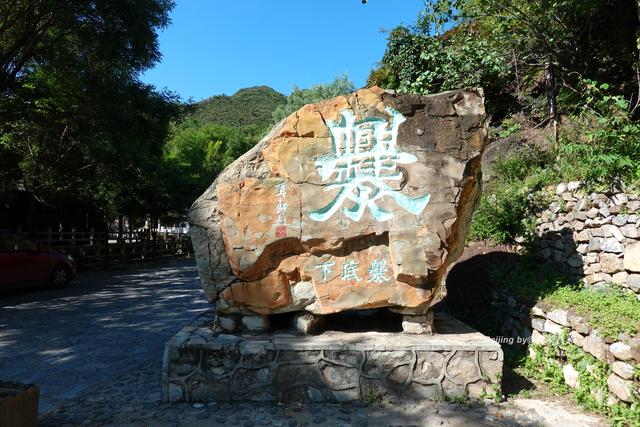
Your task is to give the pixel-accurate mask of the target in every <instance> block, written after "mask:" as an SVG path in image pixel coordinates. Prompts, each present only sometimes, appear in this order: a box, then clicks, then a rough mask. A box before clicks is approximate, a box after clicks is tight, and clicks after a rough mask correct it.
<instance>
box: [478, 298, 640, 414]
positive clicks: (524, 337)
mask: <svg viewBox="0 0 640 427" xmlns="http://www.w3.org/2000/svg"><path fill="white" fill-rule="evenodd" d="M489 298H490V303H491V305H492V307H495V308H496V310H500V311H501V313H503V314H504V322H503V323H502V325H501V328H502V333H503V334H504V336H505V337H510V338H511V337H512V338H513V339H514V342H516V340H518V339H519V340H520V341H529V342H530V343H531V344H535V345H541V346H544V345H546V344H547V342H548V340H549V337H550V336H551V335H561V336H566V337H567V339H568V341H569V342H570V343H573V344H575V345H576V346H578V347H580V348H582V349H583V350H584V351H585V352H587V353H589V354H591V355H593V356H594V357H595V358H596V359H598V360H600V361H602V362H604V363H605V364H606V366H607V369H608V377H607V387H608V391H609V392H610V394H609V396H607V397H606V398H607V399H608V400H607V402H613V403H615V402H617V401H623V402H627V403H632V402H639V401H640V400H639V395H640V382H639V381H638V373H640V336H635V337H628V336H624V335H623V334H620V336H619V337H618V340H615V341H613V340H609V339H604V338H602V337H601V336H600V334H599V333H598V331H597V330H593V329H592V328H591V326H590V325H589V323H588V322H587V321H586V320H585V319H584V318H583V317H581V316H578V315H576V314H574V313H572V312H571V311H568V310H560V309H554V308H552V307H543V306H542V305H540V304H538V305H535V306H534V307H533V308H531V309H529V308H528V307H527V306H526V305H523V304H521V303H519V302H518V301H517V300H516V299H515V298H513V296H511V295H508V294H506V293H504V292H502V291H499V290H495V289H492V290H491V291H490V294H489ZM530 354H532V353H531V352H530ZM561 363H563V366H562V371H563V374H564V381H565V383H566V384H567V385H568V386H569V387H571V388H575V387H576V385H577V384H576V381H577V380H578V376H579V372H578V367H576V366H572V365H571V363H569V362H567V361H563V362H561ZM587 369H588V368H587Z"/></svg>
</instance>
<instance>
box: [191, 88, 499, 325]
mask: <svg viewBox="0 0 640 427" xmlns="http://www.w3.org/2000/svg"><path fill="white" fill-rule="evenodd" d="M486 135H487V130H486V123H485V112H484V105H483V98H482V93H481V92H480V91H478V90H467V91H451V92H446V93H442V94H436V95H429V96H420V95H410V94H405V95H402V94H394V93H389V92H385V91H383V90H381V89H378V88H371V89H362V90H359V91H357V92H356V93H354V94H352V95H349V96H341V97H337V98H333V99H330V100H327V101H322V102H319V103H317V104H312V105H307V106H305V107H303V108H301V109H300V110H299V111H297V112H296V113H294V114H292V115H291V116H289V117H288V118H287V119H285V120H284V121H283V122H281V123H280V124H278V125H277V126H276V127H275V128H274V129H273V130H272V131H271V132H270V133H269V134H268V135H267V136H266V137H265V138H264V139H263V140H262V141H261V142H260V143H259V144H258V145H256V146H255V147H254V148H253V149H251V150H250V151H249V152H247V153H246V154H245V155H243V156H242V157H240V158H239V159H238V160H236V161H235V162H234V163H232V164H231V165H230V166H229V167H228V168H227V169H225V171H223V172H222V173H221V174H220V176H219V177H218V178H217V179H216V181H215V182H214V184H213V185H212V186H211V187H210V188H209V189H208V190H207V191H206V192H205V193H204V194H203V195H202V196H201V197H200V198H199V199H198V200H197V201H196V202H195V203H194V205H193V207H192V208H191V211H190V213H189V220H190V222H191V224H192V228H191V235H192V239H193V244H194V250H195V252H196V259H197V263H198V268H199V272H200V277H201V279H202V282H203V286H204V290H205V294H206V295H207V298H208V299H209V301H211V302H212V303H214V304H215V305H216V311H217V312H218V314H219V315H222V314H224V315H246V316H249V315H263V316H264V315H269V314H273V313H284V312H291V311H306V312H310V313H314V314H316V315H323V314H330V313H337V312H341V311H345V310H358V309H367V308H377V307H388V308H389V309H392V310H396V311H399V312H401V313H403V314H405V315H407V316H409V315H414V316H423V315H425V314H426V313H427V312H428V311H429V308H430V307H432V306H433V305H434V304H435V303H437V302H438V301H440V300H441V299H442V298H443V296H444V295H445V292H446V291H445V286H444V284H445V279H446V275H447V272H448V270H449V269H450V267H451V265H452V263H453V262H454V261H455V259H456V258H457V257H458V256H459V255H460V253H461V251H462V248H463V246H464V240H465V235H466V232H467V229H468V226H469V221H470V219H471V214H472V212H473V209H474V206H475V204H476V203H477V200H478V197H479V194H480V158H481V154H482V151H483V149H484V146H485V143H486ZM423 317H424V316H423Z"/></svg>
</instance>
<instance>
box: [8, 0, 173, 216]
mask: <svg viewBox="0 0 640 427" xmlns="http://www.w3.org/2000/svg"><path fill="white" fill-rule="evenodd" d="M172 6H173V2H171V1H167V0H142V1H132V0H130V1H118V2H114V1H108V0H96V1H91V2H85V1H73V0H70V1H67V2H64V5H61V4H60V2H57V1H47V0H12V1H6V2H2V3H0V16H2V21H1V22H0V165H2V166H3V167H6V168H3V172H2V173H0V180H1V181H0V193H1V194H3V195H9V194H11V193H12V192H13V191H15V190H23V191H27V192H29V193H30V194H31V195H32V196H33V198H34V200H37V201H39V202H41V203H47V204H51V205H55V204H56V203H59V202H60V201H62V200H65V201H68V200H69V199H75V200H83V201H85V202H88V203H90V204H92V205H94V206H95V207H97V208H98V209H100V210H101V211H102V212H104V213H106V214H115V213H120V214H122V213H124V214H128V213H130V212H133V211H135V212H142V211H146V212H148V213H154V214H157V213H158V212H159V211H161V210H162V200H161V197H159V195H158V192H157V191H156V186H155V181H154V180H153V179H152V177H154V176H159V175H161V173H160V171H159V170H158V167H159V166H158V165H159V164H160V161H161V159H162V145H163V142H164V141H165V139H166V136H167V132H168V125H169V123H170V120H171V119H172V118H173V117H175V116H176V114H177V113H178V105H177V99H176V97H175V96H174V95H172V94H170V93H161V92H157V91H156V90H155V89H154V88H153V87H151V86H148V85H145V84H143V83H141V82H140V81H139V79H138V75H139V73H140V72H141V71H143V70H144V69H146V68H148V67H150V66H152V65H153V64H154V63H155V62H156V61H157V60H158V59H159V57H160V53H159V51H158V45H157V37H156V30H157V29H159V28H162V27H164V26H165V25H167V24H168V12H169V10H170V8H171V7H172Z"/></svg>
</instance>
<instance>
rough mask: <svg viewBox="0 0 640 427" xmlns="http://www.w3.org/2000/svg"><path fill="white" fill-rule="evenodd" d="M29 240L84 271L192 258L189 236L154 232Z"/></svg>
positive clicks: (56, 234)
mask: <svg viewBox="0 0 640 427" xmlns="http://www.w3.org/2000/svg"><path fill="white" fill-rule="evenodd" d="M29 236H30V237H31V238H33V239H34V240H37V241H39V242H41V243H43V244H45V245H47V246H49V247H50V248H52V249H56V250H60V251H63V252H65V253H66V254H69V255H73V256H74V258H75V259H76V261H77V263H78V266H80V267H81V268H96V267H108V266H109V265H110V264H126V263H129V262H136V261H150V260H157V259H159V258H164V257H170V256H180V255H182V256H188V255H190V254H191V252H192V249H191V239H190V238H189V235H188V234H184V233H175V234H174V233H169V232H156V231H153V230H144V231H135V232H123V233H117V232H116V233H107V232H96V231H76V230H74V229H72V230H71V231H53V230H52V229H48V230H47V231H43V232H35V233H30V234H29Z"/></svg>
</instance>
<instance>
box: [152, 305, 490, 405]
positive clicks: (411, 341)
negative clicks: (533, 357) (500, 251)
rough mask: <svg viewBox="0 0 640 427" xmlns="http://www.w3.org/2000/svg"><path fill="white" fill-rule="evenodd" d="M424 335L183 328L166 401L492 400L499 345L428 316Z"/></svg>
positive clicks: (169, 355)
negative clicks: (429, 330)
mask: <svg viewBox="0 0 640 427" xmlns="http://www.w3.org/2000/svg"><path fill="white" fill-rule="evenodd" d="M436 327H437V329H438V334H437V335H433V336H424V335H410V334H402V333H387V332H364V333H345V332H335V331H328V332H324V333H323V334H320V335H317V336H296V335H293V334H285V333H275V334H270V335H267V334H263V335H249V334H242V335H229V334H216V333H215V332H214V331H213V329H212V328H211V325H209V324H200V325H198V326H190V327H186V328H184V329H183V330H182V331H181V332H179V333H178V334H177V335H176V336H174V337H173V338H172V339H171V340H170V341H169V342H168V343H167V346H166V348H165V354H164V362H163V364H164V366H163V398H164V400H165V401H204V400H216V401H239V400H252V401H286V402H295V401H307V402H336V401H338V402H342V401H353V400H363V401H378V400H381V399H384V400H387V401H398V400H423V399H442V398H445V397H448V398H454V397H463V396H469V397H471V398H481V397H485V396H491V395H493V394H494V393H499V390H500V385H499V384H500V377H501V373H502V362H503V354H502V350H501V348H500V345H499V344H497V343H496V342H495V341H493V340H491V339H489V338H487V337H485V336H484V335H482V334H480V333H478V332H475V331H473V330H472V329H470V328H469V327H467V326H466V325H463V324H462V323H460V322H458V321H456V320H454V319H452V318H450V317H447V316H439V317H438V316H437V317H436Z"/></svg>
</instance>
